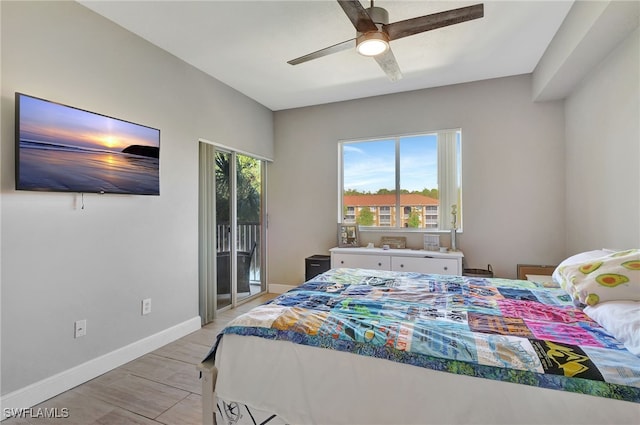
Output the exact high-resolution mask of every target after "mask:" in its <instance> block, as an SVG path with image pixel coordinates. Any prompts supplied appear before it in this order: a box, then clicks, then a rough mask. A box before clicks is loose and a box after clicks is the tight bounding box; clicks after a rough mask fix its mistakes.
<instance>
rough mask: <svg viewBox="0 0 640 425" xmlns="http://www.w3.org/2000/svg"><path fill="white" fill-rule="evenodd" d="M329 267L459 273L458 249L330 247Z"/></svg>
mask: <svg viewBox="0 0 640 425" xmlns="http://www.w3.org/2000/svg"><path fill="white" fill-rule="evenodd" d="M329 251H330V252H331V268H339V267H348V268H360V269H375V270H394V271H401V272H402V271H404V272H419V273H436V274H452V275H462V259H463V258H464V255H463V254H462V252H461V251H456V252H435V251H424V250H417V249H382V248H331V249H330V250H329Z"/></svg>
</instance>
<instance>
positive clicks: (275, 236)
mask: <svg viewBox="0 0 640 425" xmlns="http://www.w3.org/2000/svg"><path fill="white" fill-rule="evenodd" d="M457 127H460V128H462V140H463V141H462V164H463V165H462V167H463V175H462V192H463V195H462V196H463V208H464V231H463V233H462V234H461V235H460V237H459V246H460V248H461V249H462V250H463V251H464V254H465V256H466V263H467V266H468V267H472V268H480V267H481V268H486V267H487V264H489V263H491V265H492V266H493V268H494V270H495V272H496V274H497V275H499V276H503V277H515V274H516V264H517V263H536V264H550V263H556V262H558V261H559V260H561V259H562V257H563V256H564V253H565V244H564V243H565V237H564V217H565V211H564V197H565V186H564V181H565V177H564V173H565V171H564V161H565V157H564V109H563V102H562V101H556V102H542V103H534V102H533V101H532V100H531V77H530V76H527V75H523V76H515V77H508V78H501V79H495V80H487V81H480V82H473V83H467V84H460V85H454V86H447V87H441V88H434V89H427V90H420V91H414V92H408V93H400V94H394V95H387V96H379V97H373V98H367V99H361V100H355V101H350V102H340V103H335V104H329V105H320V106H313V107H308V108H300V109H294V110H287V111H278V112H276V113H275V140H276V147H275V149H276V161H275V162H274V163H273V165H272V166H271V168H270V170H269V187H268V189H269V205H270V208H269V236H270V238H269V247H270V251H269V277H270V278H269V282H270V283H278V284H284V285H296V284H299V283H300V282H301V281H302V279H303V278H304V258H305V257H307V256H309V255H312V254H326V253H328V252H327V250H328V249H329V248H331V247H333V246H335V245H336V242H337V237H336V224H337V222H338V212H337V205H338V204H337V202H338V181H337V167H338V158H337V155H338V147H337V143H338V141H339V140H341V139H350V138H365V137H372V136H385V135H393V134H405V133H415V132H423V131H431V130H439V129H446V128H457ZM380 236H381V234H380V233H369V234H363V241H364V242H368V241H372V242H375V243H377V242H378V241H379V238H380ZM421 238H422V235H421V234H411V235H409V236H408V239H407V244H408V245H409V246H410V247H412V248H421V247H422V239H421ZM442 241H443V242H445V243H447V244H448V238H446V237H443V238H442Z"/></svg>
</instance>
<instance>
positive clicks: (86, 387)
mask: <svg viewBox="0 0 640 425" xmlns="http://www.w3.org/2000/svg"><path fill="white" fill-rule="evenodd" d="M275 296H276V294H266V295H262V296H260V297H258V298H256V299H253V300H251V301H249V302H248V303H246V304H243V305H241V306H240V307H239V308H237V309H233V310H227V311H225V312H223V313H221V314H220V315H219V317H218V318H217V319H216V320H214V321H213V322H212V323H209V324H207V325H206V326H204V327H203V328H201V329H199V330H197V331H195V332H193V333H191V334H189V335H187V336H185V337H183V338H180V339H179V340H177V341H174V342H172V343H170V344H167V345H165V346H164V347H161V348H159V349H157V350H155V351H153V352H151V353H149V354H146V355H144V356H141V357H139V358H137V359H135V360H133V361H131V362H129V363H127V364H124V365H122V366H121V367H119V368H116V369H114V370H112V371H110V372H107V373H105V374H104V375H101V376H99V377H97V378H95V379H92V380H91V381H88V382H85V383H84V384H82V385H79V386H78V387H76V388H73V389H71V390H69V391H67V392H64V393H62V394H60V395H58V396H56V397H53V398H51V399H49V400H47V401H45V402H44V403H41V404H39V405H37V406H34V407H33V408H32V409H31V412H32V415H31V416H32V417H29V416H28V415H27V416H25V417H20V418H10V419H6V420H4V421H2V425H61V424H64V425H160V424H164V425H174V424H175V425H200V424H201V420H202V419H201V418H202V416H201V415H202V412H201V411H202V398H201V396H200V393H201V382H200V378H199V373H198V371H197V370H196V364H198V363H200V361H201V360H202V359H203V358H204V356H205V355H206V354H207V353H208V352H209V350H210V349H211V346H212V345H213V342H214V341H215V338H216V336H217V334H218V333H219V332H220V331H221V330H222V328H223V327H224V326H225V325H226V323H227V322H228V321H229V320H232V319H233V318H235V317H236V316H238V315H240V314H242V313H243V312H246V311H248V310H249V309H250V308H252V307H254V306H257V305H260V304H262V303H264V302H266V301H267V300H269V299H271V298H274V297H275ZM38 408H41V409H57V410H49V412H54V413H57V416H58V417H45V416H44V415H41V416H39V417H35V416H36V415H37V413H38V410H37V409H38ZM63 409H66V410H63ZM65 412H66V413H65Z"/></svg>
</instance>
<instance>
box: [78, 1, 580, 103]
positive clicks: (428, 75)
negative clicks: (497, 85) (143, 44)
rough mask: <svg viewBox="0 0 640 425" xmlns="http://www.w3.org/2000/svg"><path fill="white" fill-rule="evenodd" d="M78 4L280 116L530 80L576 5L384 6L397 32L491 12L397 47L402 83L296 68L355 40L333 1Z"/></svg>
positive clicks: (332, 59) (324, 65)
mask: <svg viewBox="0 0 640 425" xmlns="http://www.w3.org/2000/svg"><path fill="white" fill-rule="evenodd" d="M78 1H79V3H81V4H83V5H85V6H86V7H88V8H89V9H91V10H93V11H95V12H97V13H99V14H100V15H103V16H104V17H106V18H108V19H110V20H112V21H113V22H115V23H117V24H119V25H121V26H122V27H124V28H126V29H128V30H130V31H132V32H134V33H136V34H138V35H139V36H141V37H142V38H144V39H146V40H148V41H150V42H151V43H153V44H155V45H157V46H159V47H161V48H162V49H164V50H166V51H168V52H170V53H172V54H173V55H175V56H177V57H179V58H180V59H182V60H184V61H185V62H187V63H189V64H191V65H193V66H195V67H196V68H198V69H200V70H202V71H204V72H206V73H207V74H210V75H211V76H213V77H215V78H216V79H218V80H220V81H222V82H223V83H225V84H227V85H229V86H231V87H233V88H234V89H236V90H238V91H240V92H241V93H244V94H245V95H246V96H248V97H250V98H252V99H254V100H256V101H257V102H259V103H261V104H263V105H265V106H266V107H268V108H269V109H271V110H274V111H277V110H282V109H289V108H295V107H301V106H309V105H315V104H322V103H329V102H335V101H342V100H349V99H357V98H362V97H369V96H375V95H381V94H389V93H396V92H402V91H409V90H416V89H422V88H428V87H437V86H443V85H449V84H456V83H463V82H469V81H476V80H483V79H488V78H497V77H504V76H509V75H518V74H525V73H530V72H532V71H533V70H534V68H535V66H536V64H537V63H538V61H539V60H540V57H541V56H542V54H543V53H544V51H545V49H546V47H547V45H548V44H549V42H550V41H551V40H552V38H553V36H554V34H555V33H556V31H557V29H558V27H559V26H560V25H561V23H562V21H563V19H564V18H565V16H566V15H567V13H568V11H569V9H570V8H571V5H572V4H573V0H570V1H569V0H555V1H537V0H533V1H517V0H511V1H504V0H484V1H482V0H478V1H453V0H449V1H418V0H412V1H396V0H393V1H392V0H380V1H375V6H378V7H383V8H385V9H386V10H387V11H388V13H389V21H390V22H396V21H400V20H404V19H408V18H413V17H417V16H422V15H427V14H431V13H436V12H441V11H444V10H449V9H455V8H458V7H463V6H469V5H472V4H477V3H481V2H482V3H484V18H480V19H477V20H473V21H469V22H464V23H461V24H457V25H453V26H450V27H446V28H441V29H437V30H434V31H429V32H425V33H422V34H417V35H413V36H410V37H407V38H403V39H400V40H395V41H393V42H392V43H391V48H392V50H393V53H394V55H395V57H396V59H397V61H398V64H399V66H400V69H401V70H402V73H403V75H404V78H403V79H402V80H400V81H397V82H395V83H393V82H391V81H389V80H388V79H387V77H386V75H385V74H384V72H383V71H382V70H381V69H380V68H379V67H378V64H377V63H376V62H375V60H374V59H372V58H366V57H363V56H360V55H359V54H357V53H356V52H355V51H351V50H347V51H343V52H340V53H336V54H333V55H330V56H326V57H323V58H319V59H316V60H313V61H310V62H307V63H303V64H300V65H295V66H292V65H289V64H287V61H288V60H291V59H294V58H297V57H299V56H302V55H305V54H307V53H311V52H313V51H316V50H319V49H322V48H324V47H328V46H330V45H333V44H336V43H339V42H342V41H345V40H348V39H352V38H354V37H355V29H354V28H353V25H352V24H351V22H350V21H349V20H348V18H347V17H346V15H345V14H344V12H343V11H342V8H341V7H340V6H339V5H338V3H337V2H336V1H333V0H301V1H283V0H280V1H274V0H257V1H244V0H236V1H219V0H209V1H113V0H110V1H109V0H108V1H95V0H78ZM362 4H363V6H365V7H368V6H369V5H368V3H367V1H366V0H363V1H362Z"/></svg>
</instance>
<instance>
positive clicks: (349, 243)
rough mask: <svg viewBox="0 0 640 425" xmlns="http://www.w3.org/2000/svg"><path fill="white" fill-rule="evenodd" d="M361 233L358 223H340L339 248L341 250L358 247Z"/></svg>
mask: <svg viewBox="0 0 640 425" xmlns="http://www.w3.org/2000/svg"><path fill="white" fill-rule="evenodd" d="M359 241H360V233H359V232H358V224H357V223H338V246H339V247H341V248H348V247H358V246H360V245H359V243H360V242H359Z"/></svg>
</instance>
